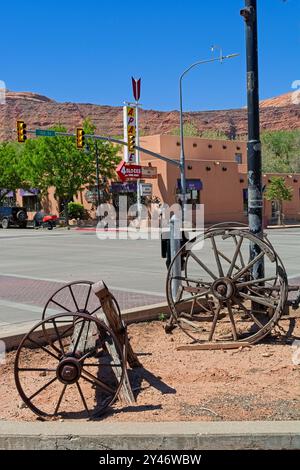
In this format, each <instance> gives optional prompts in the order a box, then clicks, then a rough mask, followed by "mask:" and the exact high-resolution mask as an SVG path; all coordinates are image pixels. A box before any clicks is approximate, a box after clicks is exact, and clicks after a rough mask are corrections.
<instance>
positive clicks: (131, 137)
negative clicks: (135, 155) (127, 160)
mask: <svg viewBox="0 0 300 470" xmlns="http://www.w3.org/2000/svg"><path fill="white" fill-rule="evenodd" d="M134 151H135V135H129V136H128V152H129V153H132V152H134Z"/></svg>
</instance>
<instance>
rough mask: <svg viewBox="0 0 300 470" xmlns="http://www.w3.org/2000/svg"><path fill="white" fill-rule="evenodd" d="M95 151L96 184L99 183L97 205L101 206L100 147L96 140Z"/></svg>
mask: <svg viewBox="0 0 300 470" xmlns="http://www.w3.org/2000/svg"><path fill="white" fill-rule="evenodd" d="M95 153H96V185H97V207H99V206H100V203H101V198H100V187H99V185H100V175H99V149H98V142H97V140H95Z"/></svg>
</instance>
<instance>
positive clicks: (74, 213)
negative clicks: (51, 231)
mask: <svg viewBox="0 0 300 470" xmlns="http://www.w3.org/2000/svg"><path fill="white" fill-rule="evenodd" d="M68 212H69V218H70V219H83V218H84V215H85V210H84V207H83V205H82V204H80V203H79V202H69V204H68Z"/></svg>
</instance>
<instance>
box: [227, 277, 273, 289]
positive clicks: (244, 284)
mask: <svg viewBox="0 0 300 470" xmlns="http://www.w3.org/2000/svg"><path fill="white" fill-rule="evenodd" d="M276 279H277V276H273V277H263V278H261V279H251V281H245V282H238V283H237V284H236V288H237V289H242V288H243V287H247V286H255V284H259V283H262V282H269V281H276ZM261 287H262V288H263V286H261Z"/></svg>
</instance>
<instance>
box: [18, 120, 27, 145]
mask: <svg viewBox="0 0 300 470" xmlns="http://www.w3.org/2000/svg"><path fill="white" fill-rule="evenodd" d="M17 132H18V142H25V140H26V139H27V135H26V124H25V122H24V121H17Z"/></svg>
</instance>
